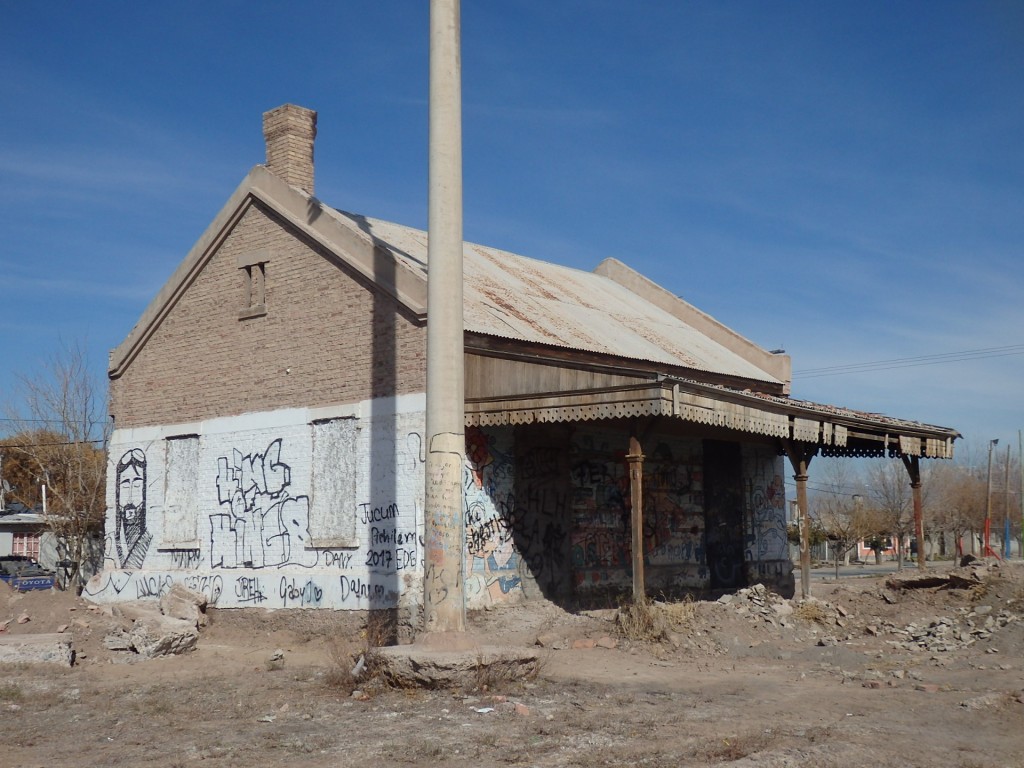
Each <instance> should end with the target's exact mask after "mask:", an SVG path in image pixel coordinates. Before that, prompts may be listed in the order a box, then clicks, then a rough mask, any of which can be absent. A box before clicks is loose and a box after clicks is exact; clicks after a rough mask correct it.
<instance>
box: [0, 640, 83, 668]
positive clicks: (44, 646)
mask: <svg viewBox="0 0 1024 768" xmlns="http://www.w3.org/2000/svg"><path fill="white" fill-rule="evenodd" d="M74 659H75V654H74V650H73V638H72V637H71V635H58V634H57V633H56V632H54V633H49V634H39V635H6V636H4V637H0V662H4V663H8V664H61V665H63V666H66V667H69V666H71V664H72V663H73V662H74Z"/></svg>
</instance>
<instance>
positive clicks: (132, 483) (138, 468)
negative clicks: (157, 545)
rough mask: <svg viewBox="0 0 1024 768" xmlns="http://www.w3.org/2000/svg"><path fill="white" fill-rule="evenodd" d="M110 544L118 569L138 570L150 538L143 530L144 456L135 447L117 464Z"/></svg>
mask: <svg viewBox="0 0 1024 768" xmlns="http://www.w3.org/2000/svg"><path fill="white" fill-rule="evenodd" d="M116 482H117V485H116V486H115V497H116V498H115V502H116V530H115V532H114V544H115V546H116V548H117V559H118V563H119V565H120V566H121V567H122V568H139V567H140V566H141V565H142V561H143V560H145V559H146V551H147V550H148V549H149V543H150V541H151V540H152V538H153V536H152V534H151V533H149V531H147V530H146V454H145V453H143V452H142V451H141V450H140V449H139V448H133V449H132V450H130V451H128V452H127V453H125V454H124V455H123V456H122V457H121V459H120V460H119V461H118V462H117V476H116Z"/></svg>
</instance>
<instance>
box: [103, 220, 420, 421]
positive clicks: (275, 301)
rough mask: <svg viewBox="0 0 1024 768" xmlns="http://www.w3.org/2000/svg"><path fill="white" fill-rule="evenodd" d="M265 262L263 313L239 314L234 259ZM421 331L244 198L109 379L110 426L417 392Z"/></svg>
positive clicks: (240, 285)
mask: <svg viewBox="0 0 1024 768" xmlns="http://www.w3.org/2000/svg"><path fill="white" fill-rule="evenodd" d="M258 249H266V250H267V251H268V252H269V253H270V257H269V261H268V262H267V263H266V308H267V311H266V314H265V315H263V316H260V317H254V318H250V319H245V320H240V319H239V313H240V311H241V310H242V309H243V306H244V303H245V300H246V298H245V297H246V296H247V292H246V283H245V270H244V269H240V268H239V266H238V263H239V257H244V256H245V255H246V254H248V253H250V252H252V251H256V250H258ZM425 350H426V328H425V326H423V325H422V324H420V323H419V322H417V321H416V320H415V318H413V317H412V316H410V315H409V314H408V312H406V311H405V310H404V308H403V307H401V306H400V305H399V304H398V303H397V302H396V301H395V300H394V299H393V298H392V297H390V296H388V295H386V294H384V293H382V292H380V291H378V290H377V289H376V288H375V287H373V286H371V285H369V284H367V282H366V281H365V280H364V279H363V278H361V277H358V276H356V275H354V274H352V273H351V272H349V271H348V270H347V269H346V268H345V267H343V266H339V265H338V264H337V263H336V262H335V261H333V260H332V259H331V258H330V257H329V256H328V255H327V254H326V253H325V252H324V251H323V249H322V248H320V247H319V246H318V245H316V244H315V243H310V242H308V241H306V240H304V239H303V238H302V236H301V235H300V234H299V233H298V232H296V231H295V230H294V229H293V228H292V227H290V226H289V225H288V224H287V223H286V222H284V221H283V220H281V219H280V218H278V217H277V216H276V215H275V214H274V213H273V212H272V211H270V210H269V209H267V208H265V207H264V206H263V205H262V204H260V203H258V202H253V203H252V204H251V205H250V206H249V207H248V209H247V210H246V211H245V213H244V214H243V215H242V216H241V218H240V219H239V221H238V222H237V224H236V225H235V226H234V228H233V230H232V231H231V232H230V233H229V234H228V235H227V237H226V238H225V240H224V241H223V242H222V244H221V245H220V247H219V248H218V249H217V251H216V253H214V254H213V256H212V257H211V258H210V260H209V261H208V263H207V264H206V265H205V267H204V268H203V269H202V271H201V272H200V273H199V274H198V276H197V277H196V278H195V280H194V282H193V283H192V284H191V285H190V286H189V287H188V288H187V290H186V291H185V292H184V294H183V295H182V297H181V298H180V299H179V301H178V302H177V304H176V305H175V306H174V307H173V308H172V309H171V311H170V313H169V314H168V315H167V317H166V318H165V319H164V320H163V322H162V323H161V325H160V327H159V328H157V329H156V331H155V332H154V333H153V335H152V337H151V338H150V339H149V340H148V341H147V343H146V345H145V346H144V347H143V349H142V350H140V352H139V353H138V355H137V357H136V358H135V359H134V360H133V361H132V362H131V364H130V365H129V366H128V368H127V370H126V371H125V372H124V373H123V375H122V376H121V377H119V378H117V379H114V380H112V381H111V412H112V415H113V416H114V419H115V425H116V426H117V427H118V428H128V427H137V426H144V425H156V424H168V423H182V422H190V421H198V420H201V419H207V418H215V417H223V416H231V415H236V414H241V413H250V412H256V411H269V410H274V409H278V408H288V407H318V406H322V405H331V404H335V403H348V402H358V401H362V400H366V399H369V398H376V397H386V396H393V395H400V394H409V393H413V392H422V391H424V389H425V386H426V385H425V379H426V355H425Z"/></svg>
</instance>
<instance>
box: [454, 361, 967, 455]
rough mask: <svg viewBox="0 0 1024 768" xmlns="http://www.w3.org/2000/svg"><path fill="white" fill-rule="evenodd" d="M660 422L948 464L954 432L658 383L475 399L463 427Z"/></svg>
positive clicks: (707, 387)
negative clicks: (623, 420) (649, 419)
mask: <svg viewBox="0 0 1024 768" xmlns="http://www.w3.org/2000/svg"><path fill="white" fill-rule="evenodd" d="M641 416H662V417H668V418H674V419H680V420H682V421H686V422H692V423H696V424H702V425H706V426H709V427H720V428H724V429H729V430H735V431H738V432H745V433H748V434H753V435H760V436H765V437H775V438H779V439H780V440H790V441H793V442H796V443H802V444H804V445H806V446H808V447H811V446H816V448H817V452H818V453H820V454H821V455H824V456H886V455H888V456H907V457H913V456H918V457H923V458H941V459H951V458H952V457H953V441H954V440H955V439H957V438H958V437H960V436H961V435H960V433H959V432H957V431H956V430H955V429H950V428H948V427H939V426H934V425H931V424H922V423H920V422H915V421H907V420H905V419H897V418H894V417H891V416H885V415H883V414H879V413H866V412H862V411H855V410H852V409H849V408H842V407H839V406H835V405H826V404H822V403H813V402H810V401H807V400H796V399H793V398H790V397H784V396H778V395H769V394H765V393H761V392H753V391H751V390H738V389H731V388H728V387H725V386H720V385H715V384H707V383H703V382H698V381H692V380H688V379H673V378H664V377H663V378H659V379H658V380H657V381H646V382H641V383H637V384H629V385H624V386H616V387H605V388H601V389H587V390H577V391H565V392H553V393H544V394H531V395H522V396H512V397H509V396H503V397H493V398H475V399H470V400H467V401H466V425H467V426H496V425H504V424H534V423H556V422H573V421H596V420H600V419H613V418H629V417H641Z"/></svg>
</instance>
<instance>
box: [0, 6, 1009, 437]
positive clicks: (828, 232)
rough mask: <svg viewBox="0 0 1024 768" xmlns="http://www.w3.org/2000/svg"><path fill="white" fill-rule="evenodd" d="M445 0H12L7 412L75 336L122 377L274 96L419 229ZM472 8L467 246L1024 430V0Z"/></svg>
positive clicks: (0, 319)
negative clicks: (583, 277) (682, 302)
mask: <svg viewBox="0 0 1024 768" xmlns="http://www.w3.org/2000/svg"><path fill="white" fill-rule="evenodd" d="M427 8H428V3H427V2H426V0H354V1H350V2H333V3H315V2H309V3H301V4H296V3H275V2H261V3H251V2H241V1H238V2H176V3H167V4H156V3H129V2H105V1H103V0H98V1H97V2H89V3H80V2H52V3H25V2H16V1H15V0H0V71H2V72H3V73H4V75H3V77H2V78H0V100H2V103H3V105H4V106H3V119H2V120H0V304H2V307H3V312H2V314H0V404H2V403H3V402H4V401H6V400H9V399H10V398H12V397H13V391H14V374H16V373H31V372H32V371H33V370H34V368H35V366H37V365H38V364H39V362H40V361H42V360H44V359H45V358H47V357H48V356H50V355H52V354H53V352H54V351H55V350H56V348H57V347H58V345H59V341H60V340H61V339H64V340H65V341H74V340H78V339H81V340H84V341H85V343H86V344H87V349H88V351H89V353H90V358H91V360H92V361H93V365H94V370H95V371H96V374H97V375H98V376H102V375H103V373H104V371H105V365H106V353H107V350H109V349H110V348H112V347H114V346H116V345H117V344H118V343H119V342H120V341H121V340H122V339H123V338H124V337H125V335H126V334H127V333H128V331H129V330H130V329H131V327H132V325H133V324H134V322H135V320H136V319H137V318H138V316H139V315H140V314H141V312H142V310H143V308H144V307H145V305H146V304H147V302H148V301H149V299H150V298H151V297H152V296H153V295H154V294H155V293H156V291H157V290H158V289H159V288H160V286H161V285H162V284H163V282H164V280H166V278H167V277H168V276H169V275H170V274H171V272H172V271H173V269H174V267H175V266H176V264H177V263H178V262H179V261H180V259H181V258H183V257H184V255H185V254H186V253H187V251H188V249H189V248H190V247H191V245H192V243H193V242H194V241H195V240H196V238H198V236H199V235H200V234H201V233H202V231H203V230H204V228H205V227H206V225H207V224H208V223H209V221H210V220H211V219H212V218H213V216H214V215H215V214H216V212H217V211H218V210H219V209H220V207H221V205H222V204H223V203H224V201H225V200H226V199H227V197H228V195H229V194H230V193H231V191H232V190H233V189H234V188H235V186H236V185H237V184H238V183H239V182H240V181H241V179H242V178H243V176H244V175H245V174H246V173H247V171H248V170H249V168H250V167H251V166H252V165H254V164H257V163H261V162H263V160H264V157H265V155H264V146H263V138H262V135H261V129H260V118H261V114H262V112H263V111H265V110H267V109H270V108H272V107H275V106H278V105H279V104H282V103H285V102H293V103H297V104H301V105H303V106H307V107H310V108H313V109H316V110H317V111H318V112H319V135H318V138H317V148H316V162H317V194H318V196H319V197H320V198H321V199H323V200H325V201H326V202H328V203H330V204H331V205H334V206H336V207H339V208H343V209H345V210H349V211H354V212H357V213H362V214H366V215H369V216H376V217H379V218H384V219H389V220H392V221H397V222H400V223H403V224H408V225H412V226H419V227H424V228H425V226H426V210H427V201H426V193H427V185H426V170H427V167H426V152H427V133H426V128H427V95H428V94H427V61H428V51H427V23H428V14H427ZM462 22H463V25H462V33H463V41H462V42H463V49H462V58H463V97H464V105H463V132H464V175H465V234H466V238H467V239H468V240H472V241H475V242H481V243H485V244H487V245H493V246H496V247H501V248H505V249H507V250H511V251H515V252H518V253H522V254H525V255H529V256H534V257H537V258H542V259H546V260H550V261H553V262H556V263H560V264H565V265H569V266H573V267H578V268H581V269H593V267H594V266H596V265H597V264H598V263H599V262H600V261H601V260H602V259H604V258H605V257H607V256H614V257H616V258H619V259H621V260H622V261H624V262H626V263H627V264H629V265H631V266H632V267H634V268H636V269H638V270H640V271H641V272H643V273H645V274H647V275H648V276H649V277H651V278H652V279H654V280H655V281H657V282H659V283H661V284H662V285H664V286H665V287H666V288H668V289H670V290H672V291H673V292H675V293H677V294H679V295H681V296H682V297H683V298H685V299H686V300H688V301H689V302H691V303H692V304H694V305H696V306H697V307H699V308H701V309H702V310H704V311H706V312H708V313H710V314H712V315H713V316H715V317H717V318H718V319H719V320H721V321H723V322H725V323H726V324H727V325H730V326H731V327H733V328H734V329H736V330H737V331H738V332H740V333H742V334H743V335H745V336H747V337H748V338H750V339H752V340H753V341H755V342H757V343H759V344H761V345H762V346H765V347H767V348H770V349H774V348H778V347H782V348H784V349H786V350H787V351H788V352H789V353H790V354H791V355H792V356H793V363H794V370H795V371H796V375H795V377H794V385H793V395H794V396H796V397H801V398H805V399H810V400H817V401H820V402H827V403H836V404H840V405H846V406H849V407H853V408H858V409H862V410H869V411H876V412H882V413H886V414H889V415H893V416H898V417H902V418H909V419H915V420H919V421H924V422H928V423H932V424H940V425H944V426H951V427H955V428H957V429H959V430H960V431H961V432H963V433H964V435H965V437H966V438H967V441H968V443H969V444H970V445H973V446H975V449H976V450H978V451H981V450H982V448H983V446H984V444H985V442H986V441H987V440H988V439H990V438H994V437H999V438H1002V440H1003V441H1012V443H1013V444H1014V445H1016V435H1017V430H1018V429H1021V428H1024V397H1022V386H1021V385H1022V382H1024V302H1022V298H1024V291H1022V287H1024V260H1022V258H1021V256H1022V253H1021V251H1022V244H1024V215H1022V214H1024V149H1022V146H1024V142H1022V138H1021V136H1022V133H1021V131H1022V128H1021V127H1022V126H1024V5H1021V4H1019V3H1014V2H1009V1H1007V2H972V3H962V2H955V3H947V2H934V1H932V2H856V3H853V2H846V3H834V2H817V1H816V2H771V3H769V2H740V1H737V2H710V0H709V1H708V2H683V1H682V0H671V1H668V0H666V1H656V0H650V1H648V2H638V3H622V2H612V1H611V0H607V1H606V0H587V1H586V2H582V1H576V2H574V1H572V0H561V1H560V2H548V1H546V0H545V1H542V0H532V1H530V2H527V1H526V0H519V1H517V0H503V1H502V2H465V3H463V9H462ZM979 349H986V350H993V351H992V352H987V353H983V354H981V355H977V356H973V357H974V359H966V360H965V359H958V358H962V357H963V356H961V355H958V354H954V353H961V352H965V351H969V350H979ZM997 351H998V352H1001V354H997ZM936 355H948V356H949V357H947V358H944V360H945V362H942V363H941V364H933V365H925V366H911V367H896V366H895V365H893V364H887V365H885V366H882V367H881V370H874V371H871V372H867V373H864V372H857V373H846V374H842V375H828V376H811V375H808V374H801V371H809V370H812V369H820V368H825V367H833V366H848V365H855V364H860V363H868V362H873V361H888V360H906V359H907V358H916V357H922V356H936ZM951 360H952V361H951ZM0 432H2V424H0ZM1003 444H1005V442H1001V445H1003Z"/></svg>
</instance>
